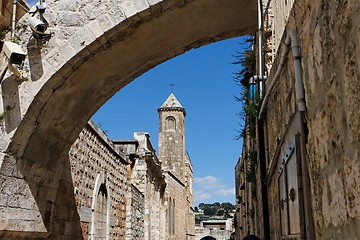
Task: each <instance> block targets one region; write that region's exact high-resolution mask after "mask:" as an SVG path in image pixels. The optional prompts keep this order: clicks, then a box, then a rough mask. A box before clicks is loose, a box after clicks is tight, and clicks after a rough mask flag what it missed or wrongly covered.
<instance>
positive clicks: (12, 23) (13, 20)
mask: <svg viewBox="0 0 360 240" xmlns="http://www.w3.org/2000/svg"><path fill="white" fill-rule="evenodd" d="M16 4H17V0H14V2H13V15H12V22H11V38H13V37H14V36H15V22H16Z"/></svg>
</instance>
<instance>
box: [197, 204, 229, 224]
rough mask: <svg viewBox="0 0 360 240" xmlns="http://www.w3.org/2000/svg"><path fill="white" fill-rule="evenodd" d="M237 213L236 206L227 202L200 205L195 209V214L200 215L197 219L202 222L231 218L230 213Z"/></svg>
mask: <svg viewBox="0 0 360 240" xmlns="http://www.w3.org/2000/svg"><path fill="white" fill-rule="evenodd" d="M233 211H235V205H233V204H231V203H229V202H225V203H219V202H215V203H200V204H199V205H198V206H197V207H195V212H196V213H198V214H196V215H197V218H199V219H201V220H206V219H210V218H223V219H226V218H230V217H231V215H230V213H231V212H233Z"/></svg>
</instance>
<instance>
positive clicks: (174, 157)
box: [158, 93, 195, 240]
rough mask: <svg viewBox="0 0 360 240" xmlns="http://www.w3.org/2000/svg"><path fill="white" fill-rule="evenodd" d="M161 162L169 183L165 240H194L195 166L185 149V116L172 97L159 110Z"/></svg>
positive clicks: (182, 109) (167, 187) (179, 105)
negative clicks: (193, 166)
mask: <svg viewBox="0 0 360 240" xmlns="http://www.w3.org/2000/svg"><path fill="white" fill-rule="evenodd" d="M158 112H159V119H160V120H159V121H160V124H159V128H160V129H159V159H160V161H161V162H162V164H163V170H164V174H165V181H166V184H167V185H166V190H165V192H166V203H167V218H166V221H167V229H166V239H171V240H178V239H189V240H190V239H194V238H195V215H194V211H193V197H192V178H193V174H192V166H191V160H190V157H189V155H188V154H187V152H186V149H185V122H184V119H185V115H186V111H185V109H184V108H183V107H182V106H181V104H180V102H179V101H178V100H177V99H176V97H175V96H174V94H173V93H171V94H170V96H169V97H168V98H167V99H166V101H165V102H164V103H163V105H161V107H160V108H159V109H158Z"/></svg>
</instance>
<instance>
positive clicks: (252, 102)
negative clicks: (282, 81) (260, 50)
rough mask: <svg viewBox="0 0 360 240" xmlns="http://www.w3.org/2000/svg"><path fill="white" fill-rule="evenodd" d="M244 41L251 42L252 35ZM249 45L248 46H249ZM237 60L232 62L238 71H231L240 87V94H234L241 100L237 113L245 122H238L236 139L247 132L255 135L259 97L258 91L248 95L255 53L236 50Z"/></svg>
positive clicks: (254, 67) (254, 66)
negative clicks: (239, 109) (240, 106)
mask: <svg viewBox="0 0 360 240" xmlns="http://www.w3.org/2000/svg"><path fill="white" fill-rule="evenodd" d="M245 43H250V46H251V45H252V44H253V36H250V37H248V38H246V39H245ZM250 46H249V47H250ZM234 57H235V58H236V60H237V61H235V62H233V64H238V65H240V69H239V71H236V72H234V73H233V78H234V80H235V82H236V83H237V84H238V85H239V86H240V87H241V88H240V96H234V98H235V100H236V101H239V102H241V104H242V111H241V112H239V113H238V114H237V116H238V117H240V118H241V119H242V120H243V122H244V123H245V124H240V126H241V128H242V130H241V131H238V133H239V134H238V136H237V139H240V138H244V137H246V136H247V134H248V133H249V135H250V137H252V138H255V135H256V117H257V114H258V110H259V105H260V98H259V96H258V93H256V92H255V93H252V96H250V92H249V86H250V84H249V82H250V79H251V77H253V76H254V75H255V71H256V54H255V51H254V50H249V49H248V50H245V51H244V52H243V53H239V52H237V55H235V56H234ZM247 130H248V131H247Z"/></svg>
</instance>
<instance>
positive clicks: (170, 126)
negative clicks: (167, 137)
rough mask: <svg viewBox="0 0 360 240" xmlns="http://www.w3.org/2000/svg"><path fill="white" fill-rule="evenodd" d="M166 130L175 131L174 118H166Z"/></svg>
mask: <svg viewBox="0 0 360 240" xmlns="http://www.w3.org/2000/svg"><path fill="white" fill-rule="evenodd" d="M165 126H166V130H175V129H176V121H175V118H174V117H167V118H166V125H165Z"/></svg>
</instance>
